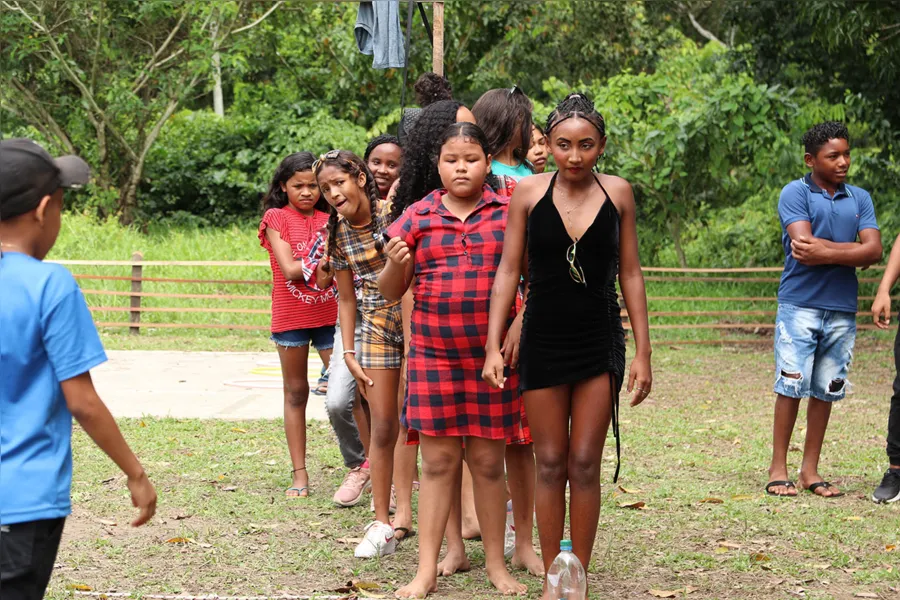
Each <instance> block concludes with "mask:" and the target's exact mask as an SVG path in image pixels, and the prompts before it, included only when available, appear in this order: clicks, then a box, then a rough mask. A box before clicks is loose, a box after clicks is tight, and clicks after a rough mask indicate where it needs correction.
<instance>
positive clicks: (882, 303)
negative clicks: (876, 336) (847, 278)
mask: <svg viewBox="0 0 900 600" xmlns="http://www.w3.org/2000/svg"><path fill="white" fill-rule="evenodd" d="M872 318H873V319H874V320H875V326H876V327H878V329H887V328H888V327H889V326H890V324H891V295H890V294H889V293H887V292H878V293H877V294H876V295H875V302H873V303H872Z"/></svg>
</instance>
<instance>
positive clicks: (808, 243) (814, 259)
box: [787, 221, 882, 267]
mask: <svg viewBox="0 0 900 600" xmlns="http://www.w3.org/2000/svg"><path fill="white" fill-rule="evenodd" d="M787 232H788V235H789V236H790V237H791V254H792V255H793V257H794V258H795V259H796V260H797V262H799V263H801V264H804V265H844V266H848V267H868V266H871V265H873V264H875V263H877V262H878V261H879V260H881V253H882V248H881V232H880V231H878V230H877V229H863V230H862V231H860V232H859V240H860V241H859V242H846V243H842V242H832V241H831V240H826V239H822V238H817V237H814V236H813V235H812V230H811V226H810V224H809V221H797V222H796V223H791V224H790V225H788V226H787Z"/></svg>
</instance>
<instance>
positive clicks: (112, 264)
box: [55, 252, 900, 344]
mask: <svg viewBox="0 0 900 600" xmlns="http://www.w3.org/2000/svg"><path fill="white" fill-rule="evenodd" d="M55 262H58V263H59V264H63V265H66V266H69V267H92V269H91V270H92V271H94V272H90V273H75V274H74V276H75V277H76V279H78V280H80V281H84V282H88V281H103V282H123V283H125V282H127V283H128V284H130V290H121V289H102V286H100V287H99V288H97V287H85V288H83V289H82V292H83V293H84V295H85V296H100V297H102V296H106V297H113V298H115V297H121V298H123V299H124V298H127V299H128V305H127V306H111V305H107V304H101V305H95V306H91V307H90V308H91V311H92V312H94V313H96V315H97V316H96V317H95V318H97V325H98V326H99V327H110V328H128V330H129V331H130V332H131V333H132V334H134V335H137V334H140V332H141V330H142V329H148V328H150V329H167V330H168V329H217V330H236V331H267V330H268V326H264V325H261V324H260V325H252V324H247V323H240V322H234V321H232V322H225V323H221V322H219V323H210V322H150V321H142V320H141V315H143V314H168V315H178V314H183V315H197V314H220V315H247V316H253V317H254V318H255V320H256V321H257V322H259V317H260V316H263V315H268V314H269V312H270V306H269V302H270V299H271V296H270V295H268V294H265V295H263V294H258V293H257V294H237V293H233V290H231V292H232V293H228V292H229V290H223V292H220V293H181V292H178V293H175V292H161V291H145V285H147V284H151V285H155V284H167V285H166V286H165V287H170V286H171V285H176V286H183V285H192V286H195V287H196V286H200V287H202V288H204V290H205V289H206V288H208V289H209V290H210V292H212V291H213V290H215V289H216V288H222V287H223V286H257V287H261V286H266V287H269V288H270V287H271V285H272V284H271V280H270V279H250V278H235V279H213V278H210V279H199V278H177V277H155V276H151V277H148V276H146V269H148V268H149V269H150V270H151V272H152V271H154V270H157V269H160V268H163V269H166V270H168V271H171V270H172V269H175V270H176V271H177V270H178V269H179V268H192V269H193V270H194V271H195V272H196V270H198V269H201V270H206V269H215V268H218V269H219V271H220V272H221V269H222V268H227V269H234V270H236V271H240V270H241V269H248V268H249V269H251V271H252V270H253V269H257V270H261V269H266V270H268V268H269V263H268V262H266V261H145V260H143V256H142V255H141V253H139V252H136V253H134V255H133V256H132V258H131V260H97V261H92V260H61V261H55ZM107 268H108V269H112V270H113V272H115V270H116V269H124V268H130V270H131V275H130V276H127V275H124V274H123V275H114V274H108V275H107V274H97V272H96V271H97V270H101V272H102V271H104V270H106V269H107ZM882 269H883V267H872V270H882ZM643 271H644V273H645V280H646V281H647V282H648V284H649V285H648V288H649V289H650V290H651V291H652V288H653V287H654V286H653V284H654V283H664V284H682V283H689V284H692V285H702V286H704V287H705V286H707V285H716V284H728V285H732V286H733V285H734V284H741V283H743V284H750V285H751V286H753V287H752V289H753V290H754V291H755V290H760V289H761V288H760V285H761V284H769V286H764V287H770V286H771V287H772V288H773V289H772V295H745V296H742V295H734V296H710V295H703V296H700V295H696V296H694V295H690V294H688V295H684V294H683V291H684V290H683V289H682V288H679V289H681V291H682V295H671V296H665V295H648V301H649V303H650V318H651V324H650V327H651V329H653V330H673V331H679V330H681V331H690V330H698V331H699V330H707V331H720V332H722V333H725V334H727V333H736V334H743V335H744V337H739V338H736V337H734V336H731V337H723V338H721V339H685V340H673V343H684V344H719V343H741V344H742V343H751V344H753V343H761V344H771V330H772V329H774V327H775V324H774V318H773V317H774V316H775V315H776V311H775V307H776V306H777V297H776V295H775V291H776V290H775V289H774V288H775V286H774V285H772V284H775V283H777V282H778V281H779V278H778V276H777V275H776V276H768V277H755V276H752V275H753V274H763V273H764V274H773V275H774V274H777V273H780V272H781V267H745V268H735V269H725V268H706V269H704V268H692V269H678V268H671V267H645V268H644V269H643ZM119 272H120V273H121V270H120V271H119ZM165 274H166V275H168V274H169V273H165ZM176 274H177V273H176ZM257 276H258V275H257ZM859 281H860V283H861V284H863V285H865V284H871V283H877V282H878V281H879V279H878V278H873V277H868V278H860V280H859ZM248 291H249V290H248ZM145 298H147V299H152V300H153V302H152V304H164V303H165V301H166V300H169V299H171V300H173V301H174V303H175V304H179V303H181V301H185V300H187V301H190V300H195V301H196V300H202V301H205V303H206V305H204V306H199V307H198V306H166V305H154V306H146V305H143V304H142V303H143V299H145ZM873 299H874V296H870V295H863V296H860V297H859V300H860V302H863V303H867V302H870V301H871V300H873ZM893 299H894V300H898V299H900V296H895V297H894V298H893ZM231 302H249V303H253V305H254V306H257V307H256V308H235V307H227V306H222V304H226V305H227V303H231ZM684 302H691V303H693V304H694V306H689V307H685V310H677V309H674V307H672V306H671V304H672V303H684ZM660 303H663V304H669V305H670V306H668V307H659V308H658V309H654V304H656V305H659V304H660ZM699 303H703V304H712V306H710V307H708V308H707V307H699V308H705V310H702V309H701V310H698V307H697V306H696V305H697V304H699ZM720 303H752V304H757V305H758V304H760V303H763V304H764V305H765V306H762V307H760V306H757V307H756V308H744V309H740V308H730V307H727V306H725V307H719V308H717V307H716V305H717V304H718V305H720ZM622 306H623V308H622V317H623V318H624V319H625V320H626V322H625V323H624V325H625V327H626V329H630V325H629V323H628V322H627V312H626V311H625V310H624V303H623V304H622ZM863 308H864V310H861V311H860V312H859V313H857V314H858V316H859V317H860V318H862V319H863V320H864V319H865V317H867V316H868V313H867V312H866V310H865V308H867V306H864V307H863ZM111 313H128V315H129V316H128V321H127V322H125V321H106V320H102V319H100V317H101V316H102V315H110V316H111ZM748 317H761V318H762V319H755V320H753V321H746V319H747V318H748ZM657 319H664V320H669V319H682V320H685V319H689V320H696V319H710V322H690V323H684V322H681V323H672V322H668V323H667V322H657ZM238 320H239V319H238ZM732 320H734V321H735V322H731V321H732ZM857 327H858V329H861V330H871V329H876V328H875V326H874V325H873V324H872V323H871V321H869V322H868V323H866V322H860V323H859V324H858V325H857Z"/></svg>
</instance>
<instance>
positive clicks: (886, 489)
mask: <svg viewBox="0 0 900 600" xmlns="http://www.w3.org/2000/svg"><path fill="white" fill-rule="evenodd" d="M897 500H900V469H888V470H887V471H886V472H885V474H884V478H883V479H882V480H881V485H879V486H878V487H877V488H875V492H874V493H873V494H872V501H874V502H876V503H878V504H886V503H888V502H896V501H897Z"/></svg>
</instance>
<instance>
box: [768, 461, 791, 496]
mask: <svg viewBox="0 0 900 600" xmlns="http://www.w3.org/2000/svg"><path fill="white" fill-rule="evenodd" d="M790 480H791V478H790V477H788V472H787V467H779V468H775V467H769V481H770V482H772V481H790ZM766 492H768V493H769V494H772V495H773V496H796V495H797V488H796V487H794V486H792V485H771V486H770V485H766Z"/></svg>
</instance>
